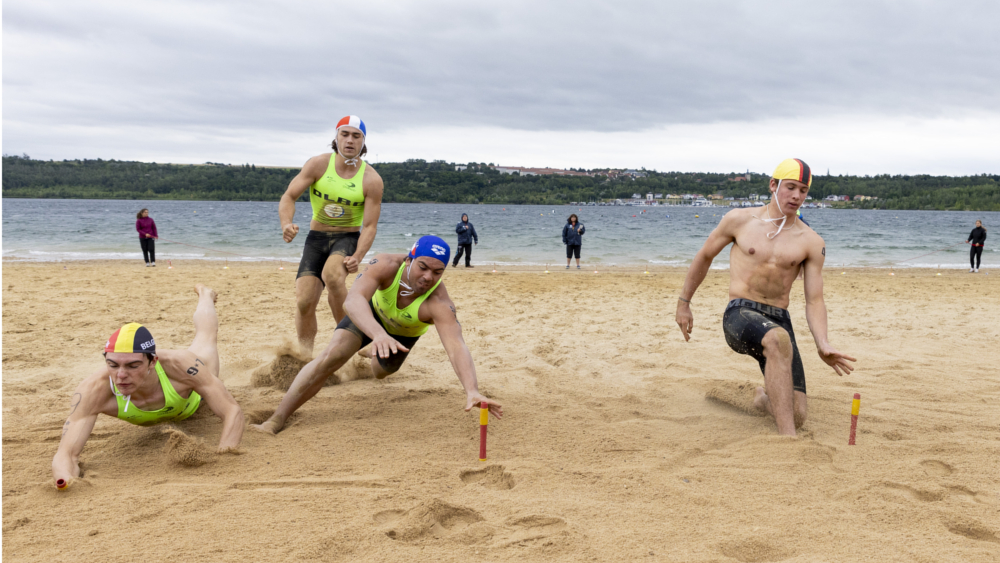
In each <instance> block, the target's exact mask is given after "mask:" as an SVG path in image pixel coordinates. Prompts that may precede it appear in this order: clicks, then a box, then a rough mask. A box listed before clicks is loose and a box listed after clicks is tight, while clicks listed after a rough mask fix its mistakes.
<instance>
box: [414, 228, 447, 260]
mask: <svg viewBox="0 0 1000 563" xmlns="http://www.w3.org/2000/svg"><path fill="white" fill-rule="evenodd" d="M407 256H409V257H410V258H418V257H420V256H426V257H428V258H434V259H435V260H440V261H442V262H444V265H445V266H447V265H448V257H449V256H451V247H450V246H448V243H446V242H445V241H444V239H443V238H441V237H436V236H434V235H425V236H422V237H420V239H418V240H417V242H416V243H414V245H413V248H411V249H410V253H409V254H407Z"/></svg>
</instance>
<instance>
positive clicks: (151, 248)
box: [135, 208, 159, 268]
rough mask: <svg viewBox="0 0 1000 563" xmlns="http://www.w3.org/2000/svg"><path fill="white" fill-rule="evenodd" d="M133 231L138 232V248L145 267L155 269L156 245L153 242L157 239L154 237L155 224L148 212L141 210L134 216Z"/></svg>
mask: <svg viewBox="0 0 1000 563" xmlns="http://www.w3.org/2000/svg"><path fill="white" fill-rule="evenodd" d="M135 230H137V231H139V246H141V247H142V257H143V259H144V260H146V267H147V268H149V267H150V266H152V267H154V268H155V267H156V245H155V243H154V242H153V241H155V240H156V239H158V238H159V237H158V236H157V235H156V223H155V222H154V221H153V218H152V217H150V216H149V210H148V209H146V208H143V209H142V210H141V211H139V212H138V213H136V214H135Z"/></svg>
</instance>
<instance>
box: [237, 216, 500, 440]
mask: <svg viewBox="0 0 1000 563" xmlns="http://www.w3.org/2000/svg"><path fill="white" fill-rule="evenodd" d="M450 253H451V249H450V248H449V247H448V243H446V242H445V241H444V240H443V239H441V238H439V237H436V236H431V235H428V236H423V237H420V239H419V240H417V242H416V244H414V245H413V248H411V249H410V252H409V253H407V254H379V255H377V256H375V258H373V259H372V261H371V262H370V263H369V264H370V265H369V266H368V268H367V269H366V270H365V271H364V272H363V273H362V274H359V275H358V277H357V279H356V280H355V282H354V285H352V286H351V292H350V293H349V294H348V296H347V301H346V302H345V303H344V305H345V306H346V307H347V316H346V317H344V320H342V321H341V322H340V324H339V325H337V330H335V331H334V332H333V338H332V339H331V340H330V344H329V346H327V347H326V349H325V350H323V351H322V352H320V354H319V355H318V356H316V359H315V360H313V361H311V362H309V363H308V364H306V365H305V367H303V368H302V370H301V371H299V373H298V375H296V376H295V381H293V382H292V386H291V387H289V389H288V392H287V393H285V396H284V397H283V398H282V399H281V403H280V404H279V405H278V408H277V409H276V410H275V411H274V414H273V415H271V418H269V419H267V420H266V421H264V422H263V423H262V424H256V425H254V426H252V428H254V429H255V430H260V431H261V432H266V433H269V434H277V433H278V432H280V431H281V429H282V428H284V426H285V421H286V420H288V417H289V416H291V415H292V413H294V412H295V411H296V410H298V409H299V407H301V406H302V405H304V404H305V403H306V401H308V400H309V399H311V398H313V396H315V395H316V393H318V392H319V390H320V389H322V388H323V383H324V382H325V381H326V379H327V378H328V377H330V376H331V375H333V374H334V372H336V371H337V370H339V369H340V368H341V367H343V366H344V364H346V363H347V362H348V361H349V360H351V358H352V357H354V356H355V354H357V356H359V357H355V358H354V359H355V365H354V366H352V367H353V368H355V369H357V368H358V367H360V368H361V369H362V370H363V372H365V374H364V375H362V376H361V377H365V376H367V377H371V376H374V377H375V378H377V379H382V378H384V377H387V376H389V375H391V374H393V373H396V372H397V371H398V370H399V368H400V367H402V365H403V362H404V361H406V357H407V355H408V354H409V353H410V350H412V349H413V347H414V346H415V345H416V344H417V341H418V340H419V339H420V337H421V336H422V335H423V334H424V333H426V332H427V330H428V329H430V327H431V325H434V328H435V331H436V332H437V334H438V337H440V338H441V344H442V345H443V346H444V349H445V352H447V354H448V358H449V359H450V360H451V365H452V367H453V368H454V369H455V375H457V376H458V380H459V382H461V384H462V387H463V388H464V389H465V410H466V411H469V410H471V409H472V408H473V407H475V406H478V405H479V404H480V403H484V402H485V403H488V404H489V411H490V412H491V413H492V414H493V415H494V416H496V417H497V418H499V417H501V416H502V415H503V408H502V407H501V406H500V403H498V402H496V401H494V400H492V399H487V398H486V397H484V396H483V395H482V394H481V393H480V392H479V383H478V382H477V380H476V366H475V364H474V363H473V361H472V354H470V353H469V348H468V346H466V345H465V341H464V340H463V339H462V325H461V324H459V322H458V313H457V312H456V311H455V304H454V303H453V302H452V300H451V297H449V296H448V291H447V290H446V289H445V287H444V283H442V282H441V277H442V276H443V275H444V271H445V268H447V266H448V255H449V254H450ZM369 344H370V345H371V347H370V348H366V346H368V345H369ZM359 363H360V364H361V365H360V366H359V365H358V364H359ZM434 416H438V415H434ZM464 432H465V431H464V430H462V431H460V432H459V433H460V434H461V433H464Z"/></svg>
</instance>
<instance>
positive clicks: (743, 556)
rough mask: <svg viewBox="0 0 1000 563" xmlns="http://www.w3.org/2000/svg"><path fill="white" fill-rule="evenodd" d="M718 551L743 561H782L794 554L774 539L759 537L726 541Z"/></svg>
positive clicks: (746, 562) (745, 562)
mask: <svg viewBox="0 0 1000 563" xmlns="http://www.w3.org/2000/svg"><path fill="white" fill-rule="evenodd" d="M719 551H721V552H722V554H723V555H725V556H727V557H732V558H733V559H736V560H737V561H743V562H744V563H760V562H765V561H783V560H785V559H788V558H790V557H792V556H793V555H795V551H794V550H792V549H791V548H788V547H784V546H782V545H781V544H779V543H777V542H775V541H769V540H766V539H761V538H750V539H745V540H738V541H733V542H728V543H725V544H723V545H721V546H720V547H719Z"/></svg>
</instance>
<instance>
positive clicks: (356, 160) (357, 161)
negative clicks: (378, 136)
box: [340, 141, 365, 166]
mask: <svg viewBox="0 0 1000 563" xmlns="http://www.w3.org/2000/svg"><path fill="white" fill-rule="evenodd" d="M364 148H365V142H364V141H361V148H360V149H358V156H356V157H354V158H347V157H345V156H344V155H340V156H341V157H342V158H343V159H344V164H346V165H348V166H358V165H359V164H360V163H361V151H362V150H363V149H364Z"/></svg>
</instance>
